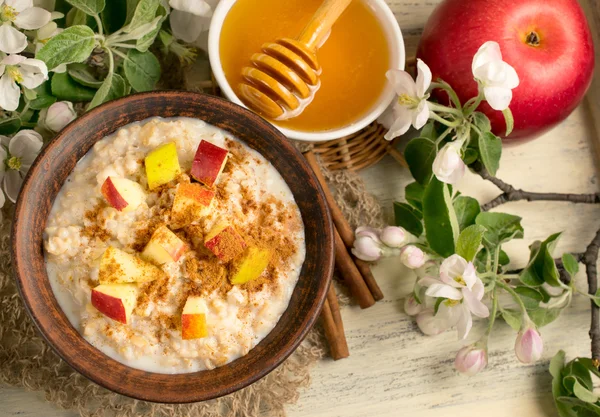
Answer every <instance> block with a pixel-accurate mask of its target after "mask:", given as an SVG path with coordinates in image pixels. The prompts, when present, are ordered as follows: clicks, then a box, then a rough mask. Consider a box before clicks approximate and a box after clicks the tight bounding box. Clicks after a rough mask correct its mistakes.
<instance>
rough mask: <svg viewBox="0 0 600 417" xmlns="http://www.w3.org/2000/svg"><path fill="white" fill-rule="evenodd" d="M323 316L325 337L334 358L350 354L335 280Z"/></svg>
mask: <svg viewBox="0 0 600 417" xmlns="http://www.w3.org/2000/svg"><path fill="white" fill-rule="evenodd" d="M321 317H322V318H323V327H324V329H325V337H326V338H327V342H328V343H329V350H330V351H331V357H332V358H333V360H336V361H337V360H339V359H343V358H347V357H348V356H350V351H349V350H348V343H347V342H346V335H345V334H344V324H343V323H342V316H341V314H340V306H339V304H338V299H337V296H336V294H335V289H334V288H333V282H332V283H331V285H330V286H329V291H328V292H327V299H326V300H325V304H324V305H323V311H322V313H321Z"/></svg>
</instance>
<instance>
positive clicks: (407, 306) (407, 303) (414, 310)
mask: <svg viewBox="0 0 600 417" xmlns="http://www.w3.org/2000/svg"><path fill="white" fill-rule="evenodd" d="M424 308H425V306H423V304H419V303H418V302H417V299H416V298H415V296H414V295H410V296H408V297H406V300H404V312H405V313H406V314H408V315H409V316H416V315H417V314H419V313H420V312H421V311H423V309H424Z"/></svg>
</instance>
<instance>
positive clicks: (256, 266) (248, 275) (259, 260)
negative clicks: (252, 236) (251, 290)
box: [229, 246, 272, 285]
mask: <svg viewBox="0 0 600 417" xmlns="http://www.w3.org/2000/svg"><path fill="white" fill-rule="evenodd" d="M271 255H272V253H271V251H270V250H268V249H259V248H256V247H253V246H252V247H250V248H248V250H247V251H246V253H245V254H244V256H243V257H242V258H241V259H240V260H239V261H236V263H235V264H234V266H233V273H232V274H231V275H230V278H229V281H230V282H231V283H232V284H233V285H242V284H246V283H247V282H250V281H254V280H255V279H257V278H258V277H260V276H261V275H262V273H263V272H264V271H265V269H266V268H267V266H268V265H269V262H270V261H271Z"/></svg>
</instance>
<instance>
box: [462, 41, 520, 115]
mask: <svg viewBox="0 0 600 417" xmlns="http://www.w3.org/2000/svg"><path fill="white" fill-rule="evenodd" d="M472 70H473V75H474V76H475V78H476V79H477V80H478V81H479V82H480V83H481V86H482V87H483V94H484V95H485V99H486V100H487V102H488V103H489V105H490V106H491V107H492V108H493V109H494V110H499V111H502V110H506V109H507V108H508V106H509V104H510V101H511V100H512V90H513V89H514V88H517V87H518V86H519V76H518V75H517V71H515V69H514V68H513V67H512V66H510V65H509V64H507V63H506V62H504V61H503V60H502V52H500V45H498V43H497V42H492V41H489V42H486V43H484V44H483V45H482V46H481V48H479V51H477V53H476V54H475V57H474V58H473V65H472Z"/></svg>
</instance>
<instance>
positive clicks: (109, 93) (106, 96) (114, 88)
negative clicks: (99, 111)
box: [87, 74, 126, 111]
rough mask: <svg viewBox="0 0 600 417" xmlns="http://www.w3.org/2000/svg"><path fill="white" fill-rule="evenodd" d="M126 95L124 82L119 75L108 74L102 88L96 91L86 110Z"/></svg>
mask: <svg viewBox="0 0 600 417" xmlns="http://www.w3.org/2000/svg"><path fill="white" fill-rule="evenodd" d="M125 93H126V85H125V80H124V79H123V77H121V76H120V75H119V74H109V75H108V76H107V77H106V78H105V79H104V82H103V83H102V86H101V87H100V88H99V89H98V91H96V94H95V95H94V98H93V99H92V102H91V103H90V105H89V107H88V108H87V110H88V111H89V110H91V109H93V108H94V107H96V106H99V105H100V104H102V103H106V102H107V101H110V100H114V99H116V98H119V97H123V96H124V95H125Z"/></svg>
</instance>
